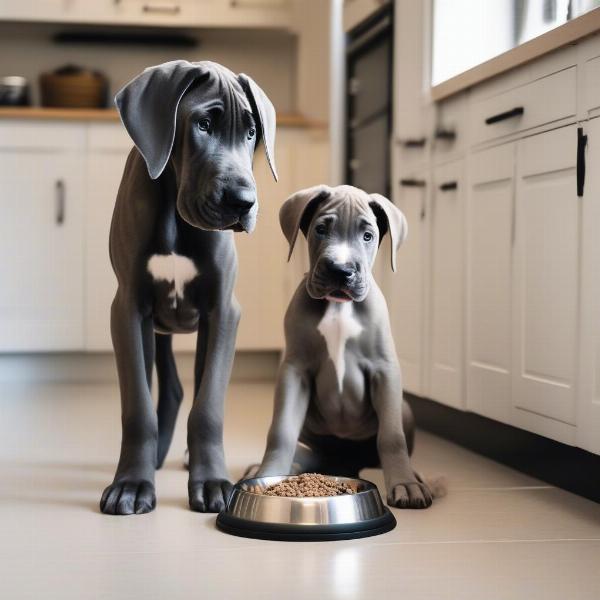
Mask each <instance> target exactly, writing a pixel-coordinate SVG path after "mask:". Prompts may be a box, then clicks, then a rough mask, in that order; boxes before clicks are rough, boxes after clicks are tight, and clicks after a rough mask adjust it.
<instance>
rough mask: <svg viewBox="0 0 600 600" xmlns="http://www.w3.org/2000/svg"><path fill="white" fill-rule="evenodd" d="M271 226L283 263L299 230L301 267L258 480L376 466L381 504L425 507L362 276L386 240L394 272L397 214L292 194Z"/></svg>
mask: <svg viewBox="0 0 600 600" xmlns="http://www.w3.org/2000/svg"><path fill="white" fill-rule="evenodd" d="M280 222H281V227H282V229H283V232H284V234H285V236H286V238H287V240H288V242H289V245H290V256H291V253H292V250H293V248H294V244H295V242H296V238H297V236H298V232H299V231H300V230H301V231H302V232H303V233H304V235H305V236H306V239H307V240H308V247H309V255H310V270H309V272H308V273H307V274H306V275H305V277H304V279H303V280H302V282H301V283H300V285H299V287H298V289H297V290H296V292H295V294H294V296H293V298H292V300H291V303H290V305H289V307H288V310H287V314H286V317H285V338H286V349H285V355H284V358H283V361H282V363H281V366H280V369H279V374H278V380H277V387H276V392H275V409H274V415H273V421H272V424H271V428H270V431H269V435H268V440H267V448H266V451H265V455H264V458H263V461H262V464H261V465H260V467H259V468H258V471H257V475H258V476H267V475H284V474H289V473H292V472H306V471H317V472H320V473H325V474H331V475H346V476H349V477H357V476H358V472H359V470H360V469H362V468H364V467H376V466H379V465H381V466H382V467H383V473H384V477H385V485H386V490H387V501H388V504H390V505H392V506H396V507H400V508H426V507H428V506H430V505H431V502H432V494H431V491H430V490H429V488H428V486H427V485H426V484H425V483H424V482H423V481H422V480H421V478H420V477H419V476H418V475H417V474H416V473H415V472H414V471H413V469H412V467H411V464H410V458H409V456H410V454H411V452H412V447H413V437H414V422H413V418H412V414H411V411H410V407H409V406H408V405H407V404H406V403H405V402H404V401H403V399H402V377H401V373H400V367H399V365H398V359H397V357H396V350H395V348H394V341H393V339H392V336H391V333H390V324H389V315H388V310H387V306H386V302H385V299H384V297H383V294H382V293H381V290H380V289H379V287H378V286H377V284H376V283H375V281H374V279H373V276H372V274H371V267H372V266H373V261H374V260H375V255H376V253H377V249H378V246H379V243H380V241H381V239H382V238H383V236H385V235H386V234H387V235H389V238H390V240H391V263H392V265H391V266H392V269H393V270H395V269H396V251H397V250H398V247H399V246H400V244H401V243H402V241H403V240H404V238H405V237H406V234H407V224H406V219H405V218H404V215H403V214H402V213H401V212H400V210H399V209H398V208H396V207H395V206H394V205H393V204H392V203H391V202H390V201H389V200H387V199H386V198H384V197H383V196H381V195H379V194H370V195H369V194H367V193H365V192H363V191H362V190H359V189H357V188H355V187H351V186H339V187H334V188H332V187H327V186H317V187H313V188H309V189H306V190H302V191H300V192H298V193H296V194H294V195H293V196H291V197H290V198H289V199H288V200H287V201H286V202H285V204H284V205H283V206H282V208H281V211H280ZM288 258H289V257H288Z"/></svg>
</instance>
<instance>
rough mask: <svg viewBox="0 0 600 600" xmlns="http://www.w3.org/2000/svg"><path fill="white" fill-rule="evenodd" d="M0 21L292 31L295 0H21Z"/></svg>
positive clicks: (7, 6) (6, 7)
mask: <svg viewBox="0 0 600 600" xmlns="http://www.w3.org/2000/svg"><path fill="white" fill-rule="evenodd" d="M0 19H4V20H12V21H33V22H52V23H88V24H103V25H140V26H154V27H156V26H160V27H185V28H189V27H223V28H236V27H240V28H252V27H256V28H274V29H289V28H290V27H291V0H98V1H96V2H89V1H88V0H22V1H21V2H18V3H17V2H2V3H0Z"/></svg>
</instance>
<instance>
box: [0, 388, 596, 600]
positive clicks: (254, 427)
mask: <svg viewBox="0 0 600 600" xmlns="http://www.w3.org/2000/svg"><path fill="white" fill-rule="evenodd" d="M188 391H189V390H188ZM271 394H272V385H271V384H255V383H253V384H248V383H243V384H242V383H237V384H232V385H231V387H230V391H229V397H228V403H227V420H226V444H227V458H228V462H229V464H230V465H231V474H232V476H233V477H238V476H239V475H240V474H241V473H242V470H243V469H244V467H245V466H246V465H247V464H248V463H249V462H253V461H256V460H257V459H259V457H260V455H261V453H262V449H263V443H264V437H265V432H266V429H267V427H268V423H269V419H270V408H271ZM187 408H188V406H187V405H184V406H183V411H182V414H184V413H185V412H186V411H187ZM0 414H1V420H0V598H2V599H6V600H13V599H20V598H45V599H55V598H56V599H61V600H67V599H71V598H73V599H77V600H82V599H87V598H110V599H121V598H123V599H125V598H127V599H134V600H136V599H138V598H144V600H153V599H160V600H167V599H168V600H176V599H178V598H195V597H199V598H208V599H213V598H216V599H229V598H285V599H288V598H289V599H294V598H302V599H307V598H344V599H351V598H361V599H362V598H374V597H386V598H400V597H402V598H407V599H411V600H420V599H422V598H448V599H453V600H454V599H459V598H460V599H461V600H462V599H469V598H473V599H477V600H492V599H496V598H511V599H512V598H514V599H527V600H531V599H537V598H539V599H544V600H551V599H553V598H560V599H561V600H565V599H567V598H568V599H569V600H571V599H574V600H583V599H586V598H590V599H592V598H593V599H597V598H600V505H598V504H595V503H592V502H589V501H587V500H584V499H582V498H579V497H577V496H574V495H572V494H569V493H567V492H564V491H562V490H559V489H556V488H553V487H550V486H547V485H545V484H543V483H541V482H539V481H536V480H534V479H531V478H529V477H527V476H525V475H522V474H519V473H517V472H515V471H512V470H510V469H507V468H505V467H502V466H500V465H498V464H496V463H493V462H491V461H488V460H486V459H483V458H481V457H479V456H477V455H475V454H472V453H470V452H468V451H465V450H463V449H461V448H459V447H457V446H454V445H452V444H449V443H447V442H445V441H443V440H440V439H438V438H435V437H433V436H431V435H427V434H424V433H422V434H420V435H419V437H418V438H417V450H416V457H415V462H416V465H417V466H418V468H419V470H420V471H421V472H423V473H425V474H426V475H437V474H444V475H445V476H446V477H447V480H448V487H449V493H448V495H447V496H446V497H445V498H443V499H440V500H439V501H437V502H436V503H434V505H433V507H432V508H430V509H429V510H426V511H398V510H396V511H395V514H396V518H397V520H398V526H397V528H396V529H395V530H394V531H392V532H390V533H388V534H385V535H383V536H379V537H374V538H368V539H365V540H357V541H349V542H335V543H320V544H319V543H310V544H290V543H282V542H262V541H257V540H248V539H242V538H236V537H230V536H227V535H225V534H223V533H220V532H219V531H217V530H216V529H215V526H214V521H215V516H214V515H200V514H197V513H192V512H190V511H189V510H187V506H186V473H185V472H184V471H183V470H182V469H181V466H180V465H181V456H182V453H183V449H184V445H185V442H184V440H185V433H184V423H185V418H182V419H180V423H179V427H178V431H177V434H176V439H175V441H174V444H173V448H172V450H171V453H170V456H169V458H168V460H167V464H166V466H165V468H164V469H163V470H162V471H160V472H159V473H158V475H157V491H158V507H157V509H156V510H155V511H154V512H153V513H151V514H149V515H143V516H132V517H109V516H104V515H102V514H100V513H99V511H98V508H97V505H98V499H99V497H100V493H101V491H102V489H103V488H104V486H105V485H106V484H107V483H108V482H109V481H110V479H111V477H112V474H113V468H114V464H115V460H116V457H117V452H118V444H119V437H120V432H119V406H118V394H117V389H116V386H114V385H44V386H31V385H30V386H18V385H11V386H6V385H4V386H2V388H1V389H0ZM364 476H366V477H367V478H369V479H372V480H374V481H376V482H377V483H378V484H381V481H382V478H381V474H380V473H379V472H378V471H367V472H365V473H364Z"/></svg>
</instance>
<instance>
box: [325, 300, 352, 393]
mask: <svg viewBox="0 0 600 600" xmlns="http://www.w3.org/2000/svg"><path fill="white" fill-rule="evenodd" d="M317 329H318V330H319V333H320V334H321V335H322V336H323V337H324V338H325V343H326V344H327V352H329V356H330V358H331V360H332V361H333V366H334V367H335V372H336V375H337V380H338V388H339V390H340V392H341V391H342V387H343V383H344V374H345V372H346V361H345V360H344V353H345V350H346V342H347V341H348V340H349V339H350V338H354V337H357V336H359V335H360V332H361V331H362V329H363V328H362V325H361V324H360V323H359V322H358V319H357V318H356V317H355V316H354V310H353V308H352V302H330V303H329V306H328V307H327V309H326V310H325V314H324V315H323V318H322V319H321V321H320V322H319V325H318V326H317Z"/></svg>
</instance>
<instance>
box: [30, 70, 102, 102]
mask: <svg viewBox="0 0 600 600" xmlns="http://www.w3.org/2000/svg"><path fill="white" fill-rule="evenodd" d="M40 92H41V99H42V106H50V107H57V108H59V107H60V108H104V107H106V104H107V96H108V80H107V79H106V77H105V76H104V75H103V74H102V73H99V72H98V71H91V70H88V69H82V68H80V67H75V66H66V67H62V68H60V69H57V70H56V71H54V72H53V73H42V74H41V75H40Z"/></svg>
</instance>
